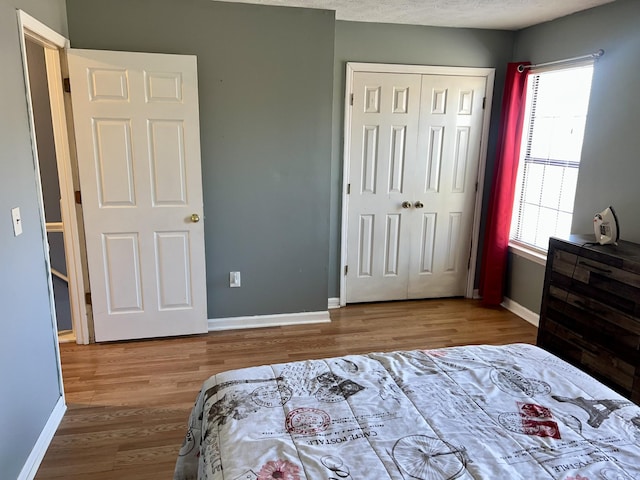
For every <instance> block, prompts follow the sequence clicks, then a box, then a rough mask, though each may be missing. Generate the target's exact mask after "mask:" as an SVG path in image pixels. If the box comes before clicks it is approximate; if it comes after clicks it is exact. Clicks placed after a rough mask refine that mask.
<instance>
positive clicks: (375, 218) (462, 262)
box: [346, 72, 486, 302]
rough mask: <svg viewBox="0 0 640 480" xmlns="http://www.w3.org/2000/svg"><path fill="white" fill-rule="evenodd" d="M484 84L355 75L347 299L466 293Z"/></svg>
mask: <svg viewBox="0 0 640 480" xmlns="http://www.w3.org/2000/svg"><path fill="white" fill-rule="evenodd" d="M485 84H486V78H485V77H464V76H445V75H421V74H392V73H369V72H355V73H354V76H353V91H354V100H353V107H352V111H351V125H350V136H351V143H350V145H351V147H350V148H351V150H350V163H349V179H348V183H349V184H350V186H351V188H350V194H349V198H348V201H349V204H348V210H347V211H348V214H347V217H348V225H347V232H348V233H347V263H348V265H349V270H348V273H347V276H346V285H347V289H346V292H347V299H346V300H347V302H366V301H379V300H401V299H407V298H432V297H446V296H457V295H463V294H464V292H465V287H466V278H467V270H468V258H469V254H470V246H471V243H470V242H471V231H472V224H473V215H474V206H475V197H476V185H475V182H476V178H477V174H478V163H479V157H480V141H481V133H482V123H483V117H484V112H483V110H482V100H483V97H484V91H485ZM403 202H409V204H408V205H409V206H408V208H403ZM405 207H407V204H405ZM354 267H355V268H354Z"/></svg>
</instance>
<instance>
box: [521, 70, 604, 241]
mask: <svg viewBox="0 0 640 480" xmlns="http://www.w3.org/2000/svg"><path fill="white" fill-rule="evenodd" d="M592 74H593V63H590V64H588V65H582V66H579V67H575V66H574V67H572V68H563V69H561V70H552V71H545V72H539V73H538V72H534V73H531V74H530V75H529V78H528V80H527V82H528V84H527V107H526V112H525V119H524V128H523V135H522V144H521V148H520V152H521V153H520V163H519V167H518V180H517V184H516V194H515V198H514V205H513V219H512V222H511V240H512V241H513V242H515V243H519V244H525V245H526V246H527V247H530V248H533V249H537V250H543V251H546V250H547V248H548V243H549V237H551V236H557V237H566V236H568V235H569V233H570V230H571V217H572V215H573V203H574V199H575V193H576V184H577V181H578V168H579V166H580V155H581V152H582V141H583V138H584V127H585V122H586V118H587V109H588V106H589V93H590V91H591V78H592Z"/></svg>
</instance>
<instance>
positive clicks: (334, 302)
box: [327, 297, 340, 310]
mask: <svg viewBox="0 0 640 480" xmlns="http://www.w3.org/2000/svg"><path fill="white" fill-rule="evenodd" d="M327 308H328V309H329V310H331V309H333V308H340V298H338V297H333V298H330V299H329V302H328V307H327Z"/></svg>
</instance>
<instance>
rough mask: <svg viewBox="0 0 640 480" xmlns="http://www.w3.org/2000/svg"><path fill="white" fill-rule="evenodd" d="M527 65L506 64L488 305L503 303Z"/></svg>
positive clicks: (485, 291) (490, 226) (492, 201)
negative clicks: (523, 67) (519, 68)
mask: <svg viewBox="0 0 640 480" xmlns="http://www.w3.org/2000/svg"><path fill="white" fill-rule="evenodd" d="M528 64H529V63H528V62H519V63H510V64H508V66H507V77H506V79H505V86H504V95H503V97H502V114H501V118H500V132H499V135H498V150H497V154H496V161H495V165H494V172H493V183H492V187H491V194H490V197H489V210H488V213H487V220H486V227H485V234H484V247H483V252H482V264H481V268H480V295H481V296H482V303H483V304H484V305H487V306H493V305H500V303H502V293H503V289H504V274H505V270H506V265H507V253H508V249H509V229H510V227H511V214H512V212H513V196H514V194H515V185H516V176H517V174H518V161H519V158H520V142H521V140H522V125H523V122H524V118H523V117H524V110H525V100H526V86H527V72H528V71H529V70H528V69H526V70H524V71H523V72H519V71H518V66H519V65H528Z"/></svg>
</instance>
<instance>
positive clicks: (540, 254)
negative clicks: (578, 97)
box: [508, 58, 596, 266]
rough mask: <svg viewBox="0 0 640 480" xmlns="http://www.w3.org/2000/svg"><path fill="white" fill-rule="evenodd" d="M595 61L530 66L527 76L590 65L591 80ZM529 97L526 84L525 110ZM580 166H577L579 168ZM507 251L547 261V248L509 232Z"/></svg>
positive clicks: (525, 128) (523, 141)
mask: <svg viewBox="0 0 640 480" xmlns="http://www.w3.org/2000/svg"><path fill="white" fill-rule="evenodd" d="M595 63H596V59H594V58H591V59H587V60H580V61H574V62H569V63H565V64H562V65H552V66H551V65H549V66H541V67H531V68H530V69H529V71H528V73H527V76H528V77H529V76H531V75H537V74H541V73H546V72H555V71H560V70H567V69H573V68H579V67H585V66H591V67H592V73H591V74H592V80H593V74H594V71H595ZM527 82H529V78H527ZM592 86H593V83H592V84H591V87H592ZM529 101H530V99H529V87H528V86H527V98H526V102H527V111H528V110H529V108H528V103H529ZM587 102H588V103H587V114H586V116H587V118H588V115H589V104H590V103H591V90H590V93H589V99H588V100H587ZM528 121H529V118H525V119H524V120H523V129H522V138H521V145H520V158H519V162H518V167H520V162H522V161H523V160H524V151H525V149H526V137H527V133H528V126H527V123H528ZM585 124H586V119H585ZM583 146H584V138H583ZM580 157H581V160H582V151H581V153H580ZM579 168H580V167H578V169H579ZM518 180H519V178H517V179H516V181H518ZM513 201H514V206H513V208H514V209H515V208H516V199H515V197H514V199H513ZM571 218H572V221H573V212H572V215H571ZM508 245H509V252H510V253H512V254H514V255H517V256H519V257H523V258H525V259H527V260H529V261H532V262H534V263H537V264H539V265H543V266H544V265H546V263H547V253H548V250H547V249H542V248H538V247H537V246H535V245H531V244H529V243H525V242H522V241H519V240H518V239H514V238H512V237H511V232H509V244H508Z"/></svg>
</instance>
